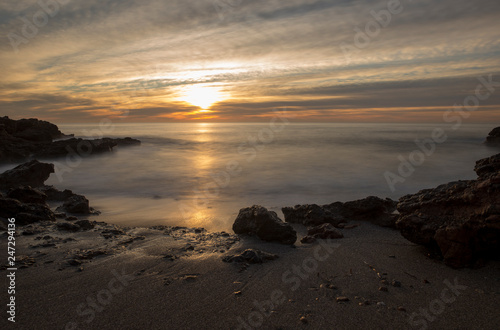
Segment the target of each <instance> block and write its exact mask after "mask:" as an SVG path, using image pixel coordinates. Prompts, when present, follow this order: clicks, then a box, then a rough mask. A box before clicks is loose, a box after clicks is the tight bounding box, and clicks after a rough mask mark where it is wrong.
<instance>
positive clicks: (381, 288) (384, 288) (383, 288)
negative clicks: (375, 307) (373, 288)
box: [378, 286, 389, 292]
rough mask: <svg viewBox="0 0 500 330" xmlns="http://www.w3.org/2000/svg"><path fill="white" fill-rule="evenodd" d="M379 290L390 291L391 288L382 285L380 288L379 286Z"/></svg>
mask: <svg viewBox="0 0 500 330" xmlns="http://www.w3.org/2000/svg"><path fill="white" fill-rule="evenodd" d="M378 291H383V292H387V291H389V289H387V287H386V286H381V287H380V288H378Z"/></svg>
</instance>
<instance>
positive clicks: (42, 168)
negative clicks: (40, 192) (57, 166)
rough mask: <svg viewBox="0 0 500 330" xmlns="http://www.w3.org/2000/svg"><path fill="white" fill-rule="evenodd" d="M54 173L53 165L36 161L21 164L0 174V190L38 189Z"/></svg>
mask: <svg viewBox="0 0 500 330" xmlns="http://www.w3.org/2000/svg"><path fill="white" fill-rule="evenodd" d="M51 173H54V165H53V164H47V163H40V162H39V161H37V160H32V161H30V162H27V163H24V164H21V165H19V166H16V167H14V168H13V169H11V170H8V171H5V172H4V173H2V174H0V188H4V189H5V188H16V187H19V186H31V187H39V186H42V185H43V183H44V182H45V181H46V180H47V179H48V178H49V176H50V174H51Z"/></svg>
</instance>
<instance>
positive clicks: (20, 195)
mask: <svg viewBox="0 0 500 330" xmlns="http://www.w3.org/2000/svg"><path fill="white" fill-rule="evenodd" d="M7 197H8V198H12V199H17V200H18V201H20V202H23V203H33V204H45V203H46V201H47V195H45V194H44V193H43V192H41V191H40V190H38V189H33V188H31V187H30V186H23V187H19V188H14V189H11V190H10V191H9V193H8V194H7Z"/></svg>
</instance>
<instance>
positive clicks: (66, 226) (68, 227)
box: [56, 222, 80, 232]
mask: <svg viewBox="0 0 500 330" xmlns="http://www.w3.org/2000/svg"><path fill="white" fill-rule="evenodd" d="M56 226H57V229H59V230H64V231H71V232H76V231H79V230H80V226H78V225H75V224H73V223H70V222H60V223H57V224H56Z"/></svg>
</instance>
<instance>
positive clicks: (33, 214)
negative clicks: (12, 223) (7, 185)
mask: <svg viewBox="0 0 500 330" xmlns="http://www.w3.org/2000/svg"><path fill="white" fill-rule="evenodd" d="M13 216H14V217H15V218H16V225H20V226H23V225H28V224H31V223H35V222H40V221H55V219H56V218H55V216H54V213H53V212H52V211H51V210H50V209H49V208H48V207H47V206H46V205H41V204H23V203H21V202H20V201H18V200H16V199H11V198H0V217H2V218H12V217H13Z"/></svg>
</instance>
